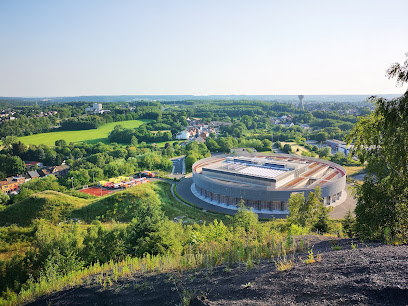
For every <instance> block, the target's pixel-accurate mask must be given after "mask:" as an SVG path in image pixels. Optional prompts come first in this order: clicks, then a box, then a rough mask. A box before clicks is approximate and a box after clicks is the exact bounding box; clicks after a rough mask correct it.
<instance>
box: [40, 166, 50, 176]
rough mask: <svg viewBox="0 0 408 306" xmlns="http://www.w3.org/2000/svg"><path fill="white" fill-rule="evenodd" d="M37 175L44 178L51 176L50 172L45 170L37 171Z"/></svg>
mask: <svg viewBox="0 0 408 306" xmlns="http://www.w3.org/2000/svg"><path fill="white" fill-rule="evenodd" d="M38 173H39V174H40V177H46V176H49V175H50V174H51V172H50V170H48V169H47V168H43V169H40V170H38Z"/></svg>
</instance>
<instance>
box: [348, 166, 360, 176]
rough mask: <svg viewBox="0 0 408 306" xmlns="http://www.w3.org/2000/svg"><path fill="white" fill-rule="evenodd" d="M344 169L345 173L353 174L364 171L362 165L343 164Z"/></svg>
mask: <svg viewBox="0 0 408 306" xmlns="http://www.w3.org/2000/svg"><path fill="white" fill-rule="evenodd" d="M343 167H344V169H346V172H347V175H349V176H353V175H356V174H360V173H363V172H364V169H365V167H364V166H353V167H351V166H343Z"/></svg>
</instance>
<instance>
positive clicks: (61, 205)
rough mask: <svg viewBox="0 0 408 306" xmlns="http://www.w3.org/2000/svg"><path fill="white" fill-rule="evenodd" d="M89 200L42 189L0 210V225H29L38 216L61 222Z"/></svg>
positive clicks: (38, 217)
mask: <svg viewBox="0 0 408 306" xmlns="http://www.w3.org/2000/svg"><path fill="white" fill-rule="evenodd" d="M90 201H91V200H86V199H80V198H77V197H73V196H70V195H66V194H63V193H61V192H57V191H51V190H47V191H42V192H39V193H36V194H34V195H32V196H30V197H28V198H27V199H24V200H22V201H20V202H17V203H15V204H13V205H10V206H8V207H7V208H6V209H5V210H3V211H2V212H0V226H5V225H7V224H18V225H20V226H29V225H31V224H32V222H33V221H34V220H35V219H40V218H42V219H45V220H47V221H49V222H53V223H58V222H62V221H65V220H66V219H67V218H69V217H70V215H71V213H72V212H73V211H74V210H75V209H78V208H80V207H82V206H85V205H87V204H89V203H90Z"/></svg>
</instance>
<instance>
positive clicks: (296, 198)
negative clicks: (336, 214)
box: [288, 187, 329, 231]
mask: <svg viewBox="0 0 408 306" xmlns="http://www.w3.org/2000/svg"><path fill="white" fill-rule="evenodd" d="M328 211H329V208H327V207H325V206H324V204H323V201H322V199H321V189H320V187H316V189H315V191H314V192H309V194H308V197H307V200H306V199H305V196H304V194H303V193H292V194H291V196H290V198H289V217H288V221H289V222H290V223H293V224H296V225H299V226H302V227H313V228H314V229H315V230H319V231H327V229H328Z"/></svg>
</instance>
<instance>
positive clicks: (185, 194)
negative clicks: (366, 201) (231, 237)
mask: <svg viewBox="0 0 408 306" xmlns="http://www.w3.org/2000/svg"><path fill="white" fill-rule="evenodd" d="M192 183H193V179H192V178H191V177H190V178H184V179H182V180H181V181H180V182H178V183H177V185H176V190H177V193H178V194H179V195H180V196H181V197H182V198H183V199H185V200H186V201H188V202H190V203H193V204H194V205H196V206H198V207H201V208H203V209H206V210H211V211H214V212H219V213H223V214H229V215H234V214H235V213H236V211H235V210H231V209H227V208H224V207H218V206H216V205H213V204H210V203H207V202H205V201H203V200H201V199H199V198H197V197H196V196H195V195H194V194H193V193H192V192H191V184H192ZM348 187H350V185H349V184H347V188H346V189H347V191H346V192H347V198H346V200H345V201H344V202H343V203H342V204H340V205H338V206H336V207H334V209H333V210H332V211H331V212H330V214H329V215H330V218H332V219H342V218H343V217H344V216H345V215H346V214H347V212H348V211H349V210H351V211H354V208H355V207H356V200H355V199H354V198H353V197H352V195H351V192H350V190H349V188H348ZM258 215H259V218H262V219H271V218H276V219H282V218H286V215H279V214H277V215H270V214H258Z"/></svg>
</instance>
